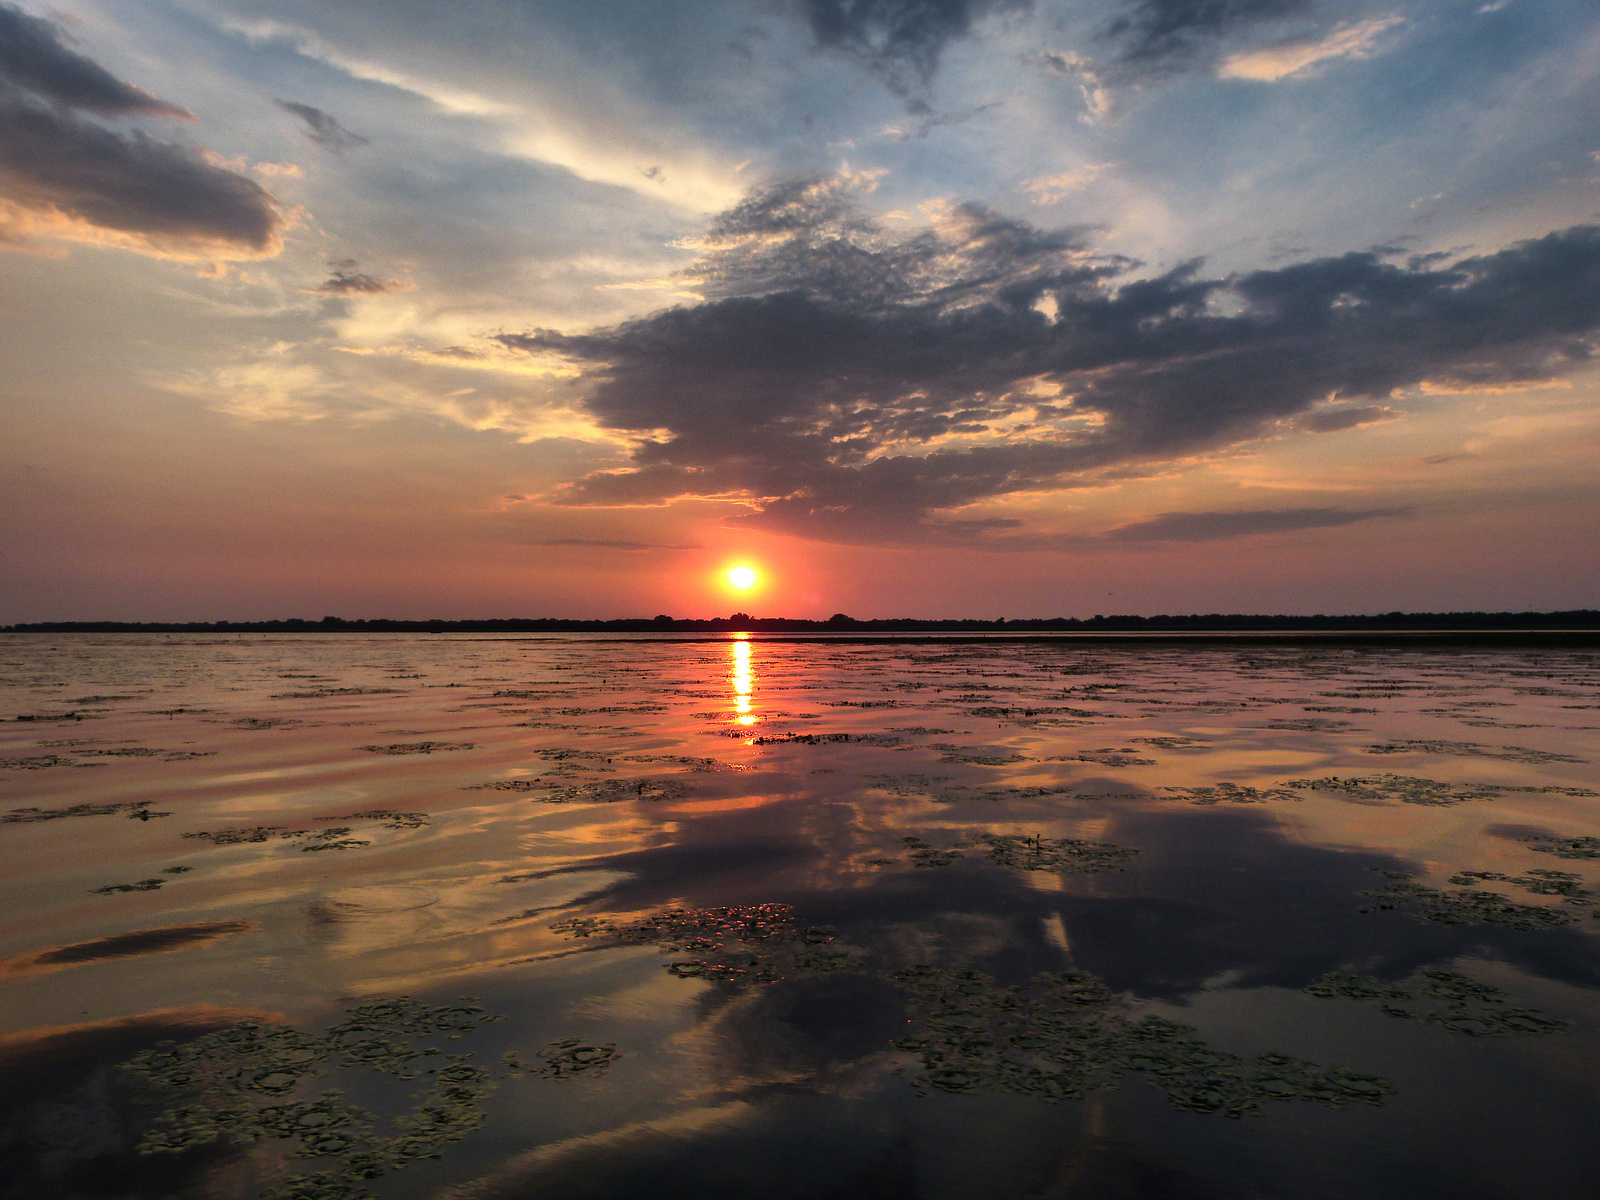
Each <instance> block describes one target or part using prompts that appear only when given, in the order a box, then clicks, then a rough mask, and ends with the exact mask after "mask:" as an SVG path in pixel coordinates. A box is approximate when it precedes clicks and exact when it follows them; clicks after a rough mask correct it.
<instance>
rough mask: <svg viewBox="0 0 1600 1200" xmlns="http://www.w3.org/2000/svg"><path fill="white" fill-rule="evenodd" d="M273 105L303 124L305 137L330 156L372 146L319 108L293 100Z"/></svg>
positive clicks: (276, 102) (277, 102) (277, 101)
mask: <svg viewBox="0 0 1600 1200" xmlns="http://www.w3.org/2000/svg"><path fill="white" fill-rule="evenodd" d="M273 103H274V104H276V105H277V106H278V107H279V108H281V109H283V111H284V112H286V113H290V114H292V115H293V116H296V117H299V118H300V120H301V121H303V122H305V127H306V136H307V137H308V138H310V139H311V140H312V141H313V142H315V143H316V144H317V145H319V146H321V147H322V148H323V149H324V150H327V151H328V152H330V153H332V154H343V153H344V152H345V151H346V150H354V149H355V148H356V147H357V146H370V145H371V144H372V143H371V142H370V141H368V140H367V139H366V138H364V137H362V136H361V135H360V134H359V133H351V132H350V131H349V130H348V129H346V128H345V127H344V126H343V125H341V124H339V122H338V120H337V119H335V118H334V116H333V115H332V114H331V113H325V112H323V111H322V110H321V109H320V108H313V107H312V106H311V105H309V104H301V103H299V102H298V101H295V100H274V101H273Z"/></svg>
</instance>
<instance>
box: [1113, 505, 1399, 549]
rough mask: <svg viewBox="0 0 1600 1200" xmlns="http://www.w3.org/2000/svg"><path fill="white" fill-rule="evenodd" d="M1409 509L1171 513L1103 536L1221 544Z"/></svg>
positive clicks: (1336, 525)
mask: <svg viewBox="0 0 1600 1200" xmlns="http://www.w3.org/2000/svg"><path fill="white" fill-rule="evenodd" d="M1411 512H1412V510H1411V509H1409V508H1363V509H1356V510H1349V509H1343V508H1278V509H1260V510H1256V511H1244V512H1169V513H1161V514H1160V515H1159V516H1154V517H1151V518H1150V519H1149V520H1146V521H1135V522H1134V523H1133V524H1131V525H1123V526H1121V527H1119V528H1117V529H1112V530H1109V531H1107V532H1106V533H1104V534H1102V535H1101V539H1102V540H1104V541H1108V542H1220V541H1224V540H1226V539H1228V538H1240V537H1253V536H1255V535H1257V534H1263V533H1293V532H1296V531H1298V530H1302V529H1337V528H1339V527H1340V526H1344V525H1355V524H1357V523H1358V522H1361V521H1373V520H1378V519H1379V518H1382V517H1408V516H1410V515H1411Z"/></svg>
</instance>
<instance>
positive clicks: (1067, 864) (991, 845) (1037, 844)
mask: <svg viewBox="0 0 1600 1200" xmlns="http://www.w3.org/2000/svg"><path fill="white" fill-rule="evenodd" d="M979 840H980V841H982V842H983V844H984V848H985V849H986V851H987V852H988V855H989V860H990V861H991V862H994V863H996V864H998V865H999V866H1002V867H1010V868H1012V869H1014V870H1018V871H1058V872H1066V871H1071V872H1075V873H1077V874H1081V875H1097V874H1099V873H1100V872H1102V871H1120V870H1122V869H1123V864H1124V863H1126V862H1128V861H1129V860H1130V859H1132V858H1135V857H1137V856H1138V854H1139V851H1138V850H1135V849H1132V848H1130V847H1127V846H1118V845H1115V844H1113V843H1111V842H1091V841H1085V840H1084V839H1082V838H1047V837H1041V836H1039V835H1037V834H1035V835H1033V836H1031V837H1030V836H1019V835H1016V834H998V833H985V834H980V835H979Z"/></svg>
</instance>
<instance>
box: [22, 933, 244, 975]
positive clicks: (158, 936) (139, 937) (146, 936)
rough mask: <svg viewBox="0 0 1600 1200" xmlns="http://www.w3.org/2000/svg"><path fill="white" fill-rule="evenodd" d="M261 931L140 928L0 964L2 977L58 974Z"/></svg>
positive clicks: (43, 951)
mask: <svg viewBox="0 0 1600 1200" xmlns="http://www.w3.org/2000/svg"><path fill="white" fill-rule="evenodd" d="M258 928H260V927H259V926H258V925H257V924H256V923H255V922H254V921H243V920H229V921H202V922H199V923H197V924H193V925H165V926H162V927H161V928H159V929H136V930H134V931H133V932H132V933H118V934H113V935H112V936H110V937H102V938H95V939H94V940H93V941H88V942H74V943H73V944H72V945H70V946H56V947H55V948H54V949H50V950H39V951H36V952H34V953H32V954H23V955H19V956H17V957H16V958H8V959H5V960H3V961H0V978H6V977H9V976H12V975H26V974H33V973H35V972H40V971H56V970H61V969H62V968H64V967H75V966H79V965H80V964H82V963H91V962H103V961H105V960H106V959H112V958H136V957H140V956H142V955H146V954H166V953H168V952H170V951H173V950H186V949H188V948H189V947H190V946H201V945H205V944H206V943H208V942H213V941H216V940H217V939H218V938H223V937H230V936H232V935H233V934H236V933H246V932H249V931H250V930H252V929H258Z"/></svg>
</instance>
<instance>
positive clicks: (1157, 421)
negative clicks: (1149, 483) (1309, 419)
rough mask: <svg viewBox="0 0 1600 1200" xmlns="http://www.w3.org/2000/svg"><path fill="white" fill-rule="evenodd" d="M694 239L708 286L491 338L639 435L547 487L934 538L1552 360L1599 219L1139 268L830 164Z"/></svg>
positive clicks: (1056, 235) (871, 534) (1581, 287)
mask: <svg viewBox="0 0 1600 1200" xmlns="http://www.w3.org/2000/svg"><path fill="white" fill-rule="evenodd" d="M700 249H701V256H700V259H699V261H698V262H697V263H696V264H695V266H694V267H693V268H692V270H691V271H690V272H689V273H688V276H687V281H688V282H690V283H692V284H693V285H694V286H695V287H697V288H698V290H699V291H700V292H701V294H702V295H703V297H704V299H703V301H702V302H700V303H697V304H689V305H683V306H679V307H676V308H671V309H667V310H664V311H661V312H657V313H655V314H653V315H650V316H647V317H644V318H641V319H638V320H634V321H629V322H626V323H624V324H621V325H616V326H612V327H609V328H601V329H596V330H593V331H591V332H588V333H580V334H565V333H556V332H551V331H543V330H533V331H529V332H526V333H519V334H501V335H498V337H497V340H498V341H499V342H500V343H501V344H502V345H504V346H505V347H507V348H508V349H512V350H521V351H526V352H529V353H532V354H537V355H551V354H554V355H560V356H562V357H565V358H566V359H568V360H569V361H571V362H572V363H573V364H574V365H575V366H577V367H578V368H579V369H580V370H581V371H582V378H581V379H580V381H579V382H580V384H581V385H582V387H583V389H584V396H585V403H586V405H587V407H588V409H589V411H590V412H591V413H592V415H593V417H594V419H595V421H596V423H597V425H599V426H600V427H601V428H604V429H608V430H612V431H616V432H618V433H621V434H623V435H624V436H627V437H630V438H632V439H633V449H632V451H631V463H630V465H629V466H628V467H627V468H626V469H623V470H618V471H604V472H599V473H595V474H591V475H588V476H586V477H584V478H582V479H579V480H577V481H576V482H575V483H573V484H572V485H571V486H570V487H569V488H567V489H566V490H565V491H564V492H563V493H561V494H559V495H557V496H552V497H550V499H552V500H555V501H558V502H562V503H567V504H587V505H640V504H664V503H668V502H670V501H672V500H674V499H676V498H679V497H689V496H698V497H725V498H736V499H741V500H744V501H746V502H747V503H748V504H749V505H750V509H751V516H750V517H749V518H748V520H750V521H752V522H754V523H756V524H760V525H766V526H770V527H774V528H777V529H781V530H786V531H790V532H795V533H800V534H804V535H806V536H812V537H820V538H827V539H831V540H839V541H863V540H866V541H871V540H879V541H915V540H923V539H924V538H926V536H927V535H928V533H929V530H930V529H931V528H933V527H934V526H935V525H937V524H938V523H939V522H940V521H943V520H947V519H949V518H948V511H947V510H953V509H960V508H962V507H964V506H967V505H971V504H974V503H977V502H980V501H985V500H991V499H995V498H999V497H1004V496H1009V495H1017V494H1022V493H1028V492H1050V491H1056V490H1060V489H1063V488H1070V487H1079V486H1085V485H1087V484H1091V483H1094V482H1095V481H1097V480H1099V479H1102V478H1104V477H1106V476H1107V474H1108V473H1114V474H1117V475H1119V476H1120V477H1125V476H1127V475H1128V474H1130V473H1138V472H1141V471H1147V470H1152V469H1159V468H1162V467H1163V466H1164V465H1166V464H1171V463H1173V462H1174V461H1177V460H1180V459H1183V458H1185V457H1189V456H1193V455H1196V454H1202V453H1206V452H1210V451H1214V450H1217V449H1221V448H1225V447H1228V446H1231V445H1236V444H1239V443H1242V442H1246V441H1249V440H1252V439H1255V438H1258V437H1260V436H1263V435H1265V434H1266V433H1267V432H1269V431H1271V430H1273V429H1276V428H1281V423H1282V422H1285V421H1289V420H1292V419H1293V418H1297V417H1300V416H1302V415H1303V414H1306V413H1308V412H1309V411H1311V410H1313V409H1314V408H1315V406H1317V405H1319V404H1324V403H1326V402H1328V401H1329V400H1331V399H1334V398H1337V399H1338V400H1339V401H1340V402H1341V403H1342V404H1348V405H1352V406H1354V407H1352V408H1349V409H1343V410H1338V411H1342V412H1344V413H1349V412H1354V411H1356V410H1357V408H1361V407H1363V406H1361V405H1360V403H1359V402H1361V401H1367V402H1369V404H1367V405H1366V406H1364V407H1365V409H1366V410H1367V411H1363V412H1361V415H1360V417H1359V418H1357V420H1358V421H1359V420H1362V419H1368V418H1372V417H1375V416H1376V415H1377V414H1376V413H1374V412H1372V411H1370V410H1371V409H1372V408H1375V407H1377V406H1378V404H1377V402H1381V401H1383V400H1386V399H1388V398H1389V396H1390V395H1391V393H1393V392H1394V391H1395V390H1396V389H1400V388H1405V387H1414V386H1418V385H1421V384H1422V383H1424V382H1425V381H1427V380H1429V379H1433V378H1449V379H1451V380H1456V381H1465V382H1467V383H1471V384H1473V385H1475V386H1478V387H1483V386H1504V385H1507V384H1511V383H1516V382H1528V381H1535V380H1549V379H1552V378H1554V377H1556V376H1558V375H1560V374H1561V373H1564V372H1566V371H1568V370H1570V369H1572V368H1574V367H1576V366H1578V365H1580V364H1582V363H1585V362H1588V361H1590V360H1591V359H1592V358H1593V357H1594V355H1595V350H1596V339H1597V336H1600V228H1596V227H1592V226H1578V227H1574V228H1572V229H1568V230H1565V231H1562V232H1557V233H1552V234H1549V235H1547V236H1545V237H1542V238H1538V239H1535V240H1532V241H1527V242H1521V243H1518V244H1516V245H1513V246H1511V247H1509V248H1507V249H1504V250H1501V251H1499V252H1497V253H1493V254H1487V255H1480V256H1475V257H1470V258H1462V259H1459V260H1457V261H1454V262H1445V263H1440V262H1424V263H1416V262H1410V263H1397V262H1395V261H1394V260H1393V256H1392V255H1391V254H1390V253H1388V252H1386V251H1381V250H1379V251H1364V252H1355V253H1350V254H1345V255H1341V256H1338V257H1333V258H1325V259H1318V260H1313V261H1310V262H1303V263H1297V264H1294V265H1290V266H1285V267H1281V268H1274V269H1267V270H1258V271H1252V272H1248V273H1244V274H1240V275H1234V276H1227V277H1222V278H1207V277H1205V276H1204V275H1203V274H1202V272H1201V265H1200V263H1198V262H1192V263H1188V264H1185V265H1183V266H1181V267H1179V268H1177V269H1174V270H1172V271H1169V272H1167V273H1165V274H1162V275H1159V276H1156V277H1154V278H1146V279H1139V278H1134V277H1132V266H1133V264H1131V263H1129V262H1128V261H1127V260H1124V259H1119V258H1114V257H1107V256H1101V255H1096V254H1094V253H1092V252H1091V251H1090V249H1089V247H1088V233H1087V231H1086V230H1082V229H1068V230H1054V231H1052V230H1043V229H1039V228H1036V227H1034V226H1032V225H1029V224H1027V223H1025V222H1021V221H1016V220H1013V219H1011V218H1007V217H1003V216H1000V215H998V214H996V213H993V212H991V211H989V210H986V209H984V208H982V207H980V206H977V205H972V204H952V205H949V206H947V207H945V208H944V209H942V210H935V211H934V213H933V221H932V224H931V227H929V228H926V229H922V230H914V231H910V232H903V233H902V232H893V231H889V230H886V229H885V228H884V227H883V226H882V225H881V224H880V223H879V222H877V221H875V220H873V219H871V218H870V217H867V216H865V215H864V214H862V213H861V212H860V211H859V210H858V208H857V207H856V206H855V204H854V203H853V199H852V195H851V192H850V188H849V186H848V184H847V183H846V182H844V181H840V180H823V181H811V182H807V183H784V184H777V185H773V186H770V187H766V188H762V189H759V190H757V191H756V192H754V193H753V194H752V195H751V196H749V197H748V198H747V199H746V200H745V201H743V202H742V203H741V204H739V205H737V206H736V207H734V208H733V209H731V210H729V211H728V212H726V213H724V214H722V215H721V216H720V217H718V218H717V219H716V220H715V221H714V222H713V223H712V226H711V229H710V230H709V231H708V233H707V235H706V236H705V238H704V239H702V241H701V242H700ZM1052 306H1053V307H1052ZM1041 310H1046V311H1051V312H1053V316H1046V315H1045V311H1041ZM1503 402H1504V403H1512V402H1513V401H1511V400H1510V399H1507V400H1505V401H1503ZM1318 419H1320V418H1318ZM1342 419H1344V418H1343V417H1329V418H1327V419H1326V420H1327V421H1331V422H1332V423H1334V424H1337V423H1338V422H1339V421H1340V420H1342ZM1316 420H1317V419H1314V420H1313V423H1312V426H1311V427H1312V428H1315V427H1316ZM1324 427H1326V424H1325V425H1324ZM939 514H946V515H944V516H940V515H939Z"/></svg>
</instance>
